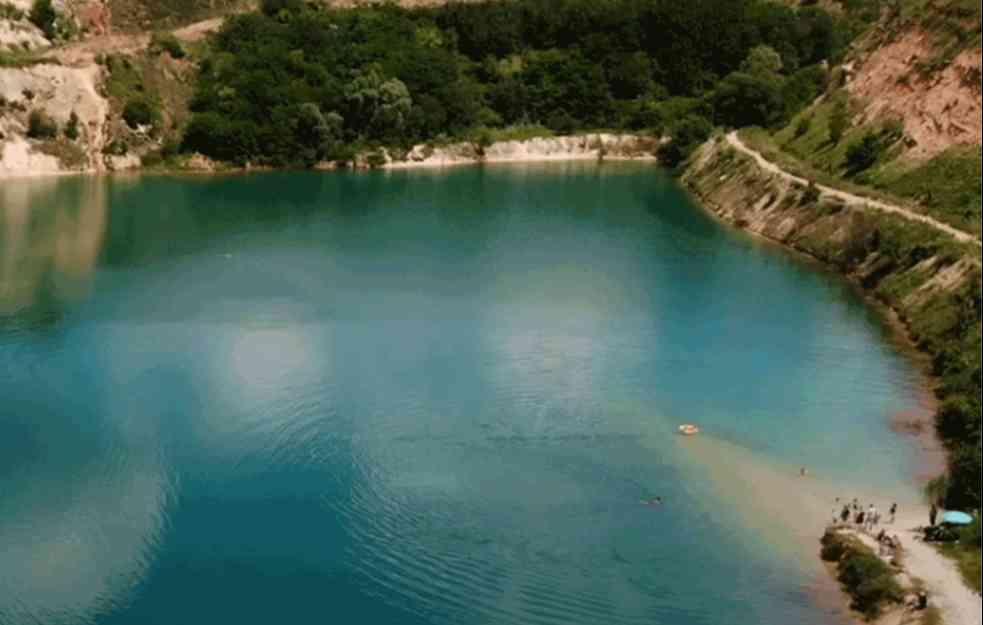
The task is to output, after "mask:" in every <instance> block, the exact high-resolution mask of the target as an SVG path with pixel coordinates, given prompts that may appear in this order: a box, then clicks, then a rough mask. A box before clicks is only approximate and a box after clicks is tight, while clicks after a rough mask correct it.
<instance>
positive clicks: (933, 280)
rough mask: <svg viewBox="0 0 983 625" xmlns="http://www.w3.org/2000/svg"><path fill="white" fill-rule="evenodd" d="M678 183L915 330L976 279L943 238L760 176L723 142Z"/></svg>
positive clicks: (971, 261)
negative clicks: (830, 271)
mask: <svg viewBox="0 0 983 625" xmlns="http://www.w3.org/2000/svg"><path fill="white" fill-rule="evenodd" d="M682 180H683V182H684V184H685V185H686V186H687V187H688V188H689V189H690V190H691V191H693V193H694V194H696V195H697V196H698V197H699V199H700V200H701V202H702V203H703V204H704V206H706V208H707V209H708V210H709V211H711V212H712V213H713V214H715V215H716V216H717V217H719V218H720V219H722V220H723V221H725V222H728V223H730V224H732V225H734V226H736V227H738V228H741V229H743V230H746V231H748V232H752V233H754V234H756V235H759V236H762V237H765V238H767V239H770V240H772V241H775V242H778V243H781V244H783V245H786V246H788V247H790V248H792V249H794V250H797V251H800V252H803V253H805V254H808V255H809V256H812V257H814V258H816V259H818V260H820V261H822V262H824V263H827V264H829V265H831V266H833V267H835V268H836V269H837V270H838V271H840V272H842V273H844V274H846V275H848V276H850V277H851V278H853V279H854V280H856V281H857V282H858V283H859V284H860V285H861V286H862V287H863V288H864V289H865V290H866V291H867V292H868V293H870V294H872V295H874V296H876V297H877V298H879V299H881V300H882V301H884V302H885V303H887V304H888V305H890V306H891V307H892V308H893V309H894V310H895V311H896V312H898V314H899V315H900V316H901V317H902V319H906V320H909V321H911V322H916V324H917V322H918V321H919V320H920V319H922V318H926V317H927V314H928V312H929V311H930V308H931V307H932V306H936V305H940V302H941V301H942V299H943V298H946V297H951V296H952V294H953V293H955V292H957V291H959V290H960V289H962V288H964V287H966V286H968V285H969V284H970V283H971V282H972V281H979V279H980V269H979V263H978V261H977V260H976V259H975V258H974V256H973V254H972V253H971V252H965V253H964V252H963V249H962V248H960V247H959V244H956V243H953V242H952V241H951V240H950V238H949V237H947V236H946V235H944V234H941V233H939V232H937V231H935V230H933V229H932V228H930V227H928V226H926V225H923V224H919V223H912V222H908V221H905V220H903V219H901V218H899V217H896V216H892V215H885V214H880V213H876V212H874V211H868V210H865V209H863V208H862V207H856V206H847V205H845V204H844V203H842V202H841V201H839V200H837V199H835V198H830V197H826V196H825V195H824V194H823V193H821V192H819V191H817V190H816V189H814V188H810V187H808V186H806V185H803V184H800V183H797V182H794V181H790V180H788V179H785V178H783V177H781V176H779V175H777V174H775V173H772V172H768V171H765V170H764V169H762V168H760V167H759V166H758V165H757V163H755V161H754V160H753V159H751V158H750V157H748V156H746V155H744V154H741V153H739V152H737V151H736V150H734V149H733V148H731V147H730V146H728V145H727V144H726V142H725V141H724V140H723V139H722V138H718V139H712V140H710V141H708V142H707V143H706V144H704V145H703V146H702V147H701V148H700V149H699V150H698V151H697V152H696V154H695V155H694V156H693V158H692V161H691V163H690V165H689V167H688V168H687V170H686V172H685V174H684V175H683V178H682ZM966 249H969V248H968V247H967V248H966Z"/></svg>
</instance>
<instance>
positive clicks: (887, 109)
mask: <svg viewBox="0 0 983 625" xmlns="http://www.w3.org/2000/svg"><path fill="white" fill-rule="evenodd" d="M935 39H936V36H935V35H934V34H932V33H930V32H927V31H925V30H924V29H922V28H920V27H917V26H911V27H903V28H902V29H901V30H900V31H899V32H898V33H897V34H896V36H895V38H893V39H891V40H889V41H886V42H883V43H880V44H879V45H876V46H875V47H873V49H872V50H871V51H870V52H869V53H867V52H864V53H861V54H859V55H858V56H857V58H856V59H855V60H854V61H853V62H852V63H851V64H849V66H848V69H849V72H850V74H849V75H850V77H849V80H848V81H847V83H846V88H847V91H848V92H849V93H850V96H851V98H854V99H855V100H856V101H857V102H859V103H860V104H861V106H862V107H863V115H864V117H866V118H868V119H883V118H890V119H899V120H900V121H901V122H902V123H903V124H904V129H905V134H906V135H907V136H908V137H909V138H910V139H911V140H912V141H911V142H910V145H909V149H908V150H907V153H906V155H907V156H909V157H911V158H915V159H928V158H931V157H933V156H935V155H937V154H939V153H941V152H943V151H945V150H946V149H947V148H950V147H954V146H974V145H976V146H978V145H980V143H981V140H983V117H981V113H983V111H981V98H980V65H981V55H983V52H981V50H980V48H979V47H973V48H970V49H966V50H963V51H962V52H959V53H958V54H957V55H955V57H954V58H953V59H952V60H951V61H945V60H943V59H940V58H939V55H940V53H941V52H942V50H940V49H939V46H938V43H937V42H936V40H935ZM936 63H938V65H939V66H938V67H934V64H936Z"/></svg>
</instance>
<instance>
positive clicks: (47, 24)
mask: <svg viewBox="0 0 983 625" xmlns="http://www.w3.org/2000/svg"><path fill="white" fill-rule="evenodd" d="M28 18H29V19H30V20H31V22H32V23H33V24H34V25H35V26H37V27H38V28H40V29H41V31H42V32H44V36H45V37H47V38H48V39H54V38H55V36H56V35H57V34H58V31H57V28H56V24H55V23H56V22H57V20H58V12H57V11H55V7H54V5H53V4H52V3H51V0H34V4H32V5H31V12H30V14H29V15H28Z"/></svg>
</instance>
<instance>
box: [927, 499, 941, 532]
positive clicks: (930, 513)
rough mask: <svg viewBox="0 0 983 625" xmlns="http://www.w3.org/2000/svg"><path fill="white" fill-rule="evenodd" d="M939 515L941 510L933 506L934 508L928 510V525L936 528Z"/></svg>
mask: <svg viewBox="0 0 983 625" xmlns="http://www.w3.org/2000/svg"><path fill="white" fill-rule="evenodd" d="M938 514H939V509H938V508H936V507H935V504H934V503H933V504H932V507H931V508H929V509H928V524H929V525H930V526H932V527H935V517H936V516H937V515H938Z"/></svg>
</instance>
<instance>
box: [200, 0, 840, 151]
mask: <svg viewBox="0 0 983 625" xmlns="http://www.w3.org/2000/svg"><path fill="white" fill-rule="evenodd" d="M852 33H853V30H852V28H851V26H850V25H849V24H848V23H846V22H845V21H842V20H840V19H838V18H834V17H833V16H831V15H830V14H829V13H827V12H826V11H824V10H823V9H821V8H818V7H811V6H810V7H801V8H791V7H789V6H787V5H785V4H782V3H777V2H771V1H767V0H687V1H685V2H680V1H679V0H513V1H494V2H487V3H479V4H473V3H467V4H464V3H462V4H456V3H452V4H449V5H446V6H442V7H435V8H428V9H415V10H408V9H402V8H399V7H396V6H390V5H384V6H375V7H362V8H354V9H344V10H335V9H328V8H324V7H323V6H321V5H306V4H305V3H304V2H302V1H301V0H265V1H264V2H263V3H262V10H261V11H259V12H256V13H251V14H244V15H240V16H237V17H234V18H231V19H229V20H228V22H227V23H226V25H225V26H224V27H223V29H222V31H221V32H220V33H219V34H218V36H217V38H216V40H215V42H214V45H213V49H212V52H211V53H210V55H209V56H207V57H206V58H205V59H204V61H203V62H202V64H201V72H200V78H199V81H198V86H197V93H196V96H195V98H194V101H193V104H192V109H193V111H194V112H195V114H194V116H193V118H192V121H191V123H190V124H189V127H188V128H187V131H186V134H185V138H184V148H185V149H186V150H194V151H200V152H202V153H204V154H206V155H208V156H211V157H214V158H217V159H221V160H226V161H233V162H238V163H243V162H252V163H263V164H270V165H274V166H305V165H311V164H312V163H315V162H317V161H319V160H322V159H325V158H332V159H345V158H348V157H350V156H351V153H352V150H353V149H355V148H356V147H359V148H361V147H367V146H373V145H383V144H385V145H393V146H408V145H410V144H413V143H417V142H422V141H431V140H444V139H447V140H450V139H457V138H465V137H469V136H473V135H474V133H475V132H476V131H480V129H482V128H500V127H507V126H512V125H527V124H528V125H534V124H538V125H542V126H545V127H547V128H549V129H551V130H553V131H555V132H560V133H569V132H574V131H578V130H584V129H600V128H606V129H626V130H633V131H647V132H653V133H662V132H667V133H669V134H671V135H672V136H673V137H674V138H675V140H674V142H673V143H672V144H671V145H669V146H667V147H666V149H665V153H664V154H663V156H664V158H665V160H666V161H668V162H669V164H673V163H675V162H678V161H680V160H682V159H683V158H684V157H685V156H686V155H687V154H688V152H689V150H690V149H691V148H692V147H693V146H695V145H696V144H697V143H699V142H700V141H702V140H703V139H704V138H705V137H706V136H707V134H708V133H709V132H710V129H711V128H712V127H713V126H715V125H728V126H743V125H749V124H757V125H763V126H769V125H775V124H780V123H781V122H783V121H785V120H787V119H788V118H789V117H790V116H791V115H792V114H794V113H795V112H796V111H797V110H799V109H801V108H802V107H803V106H805V105H806V104H807V103H809V102H810V101H811V100H812V99H813V98H814V97H815V96H816V95H817V94H818V93H819V92H821V90H822V89H824V87H825V81H826V70H825V68H824V66H823V64H822V63H823V61H825V60H827V59H835V58H836V57H837V56H838V55H840V54H841V53H842V51H843V49H844V47H845V45H846V44H847V42H848V40H849V38H850V36H851V35H852Z"/></svg>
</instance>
